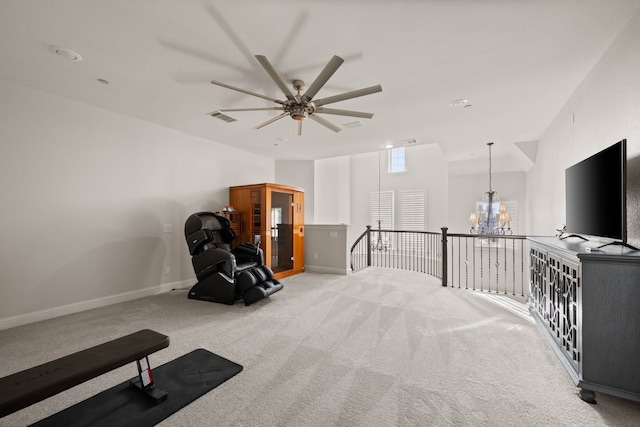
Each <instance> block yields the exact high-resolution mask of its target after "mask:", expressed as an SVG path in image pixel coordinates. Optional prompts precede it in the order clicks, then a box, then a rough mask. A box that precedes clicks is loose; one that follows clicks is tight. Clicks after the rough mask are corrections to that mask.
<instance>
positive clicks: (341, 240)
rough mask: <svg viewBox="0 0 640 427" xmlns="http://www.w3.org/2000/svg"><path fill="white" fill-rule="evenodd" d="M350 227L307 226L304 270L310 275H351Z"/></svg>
mask: <svg viewBox="0 0 640 427" xmlns="http://www.w3.org/2000/svg"><path fill="white" fill-rule="evenodd" d="M348 239H349V226H348V225H345V224H330V225H329V224H307V225H306V226H305V236H304V270H305V271H307V272H309V273H331V274H343V275H346V274H349V273H350V272H351V265H350V262H349V260H350V255H351V252H350V249H351V245H350V244H349V242H348Z"/></svg>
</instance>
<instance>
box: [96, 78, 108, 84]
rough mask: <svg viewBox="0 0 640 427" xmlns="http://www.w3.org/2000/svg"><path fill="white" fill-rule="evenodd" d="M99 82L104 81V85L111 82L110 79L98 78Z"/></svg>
mask: <svg viewBox="0 0 640 427" xmlns="http://www.w3.org/2000/svg"><path fill="white" fill-rule="evenodd" d="M98 82H100V83H102V84H103V85H108V84H109V80H105V79H98Z"/></svg>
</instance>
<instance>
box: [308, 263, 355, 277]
mask: <svg viewBox="0 0 640 427" xmlns="http://www.w3.org/2000/svg"><path fill="white" fill-rule="evenodd" d="M304 271H305V272H307V273H320V274H342V275H343V276H347V275H349V273H350V271H349V269H345V268H336V267H322V266H319V265H309V264H306V265H305V266H304Z"/></svg>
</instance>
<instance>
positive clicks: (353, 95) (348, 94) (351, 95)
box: [313, 85, 382, 107]
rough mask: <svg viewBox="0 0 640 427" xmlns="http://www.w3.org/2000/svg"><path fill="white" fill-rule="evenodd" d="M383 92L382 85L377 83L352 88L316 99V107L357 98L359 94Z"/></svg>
mask: <svg viewBox="0 0 640 427" xmlns="http://www.w3.org/2000/svg"><path fill="white" fill-rule="evenodd" d="M377 92H382V86H380V85H375V86H370V87H366V88H364V89H358V90H352V91H351V92H345V93H342V94H340V95H334V96H329V97H327V98H322V99H318V100H316V101H314V102H313V103H314V104H315V106H316V107H319V106H321V105H327V104H332V103H334V102H338V101H345V100H347V99H351V98H357V97H359V96H365V95H371V94H372V93H377Z"/></svg>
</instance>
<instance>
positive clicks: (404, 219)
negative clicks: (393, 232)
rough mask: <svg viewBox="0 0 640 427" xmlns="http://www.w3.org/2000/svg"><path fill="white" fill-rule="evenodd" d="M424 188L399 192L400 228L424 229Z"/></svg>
mask: <svg viewBox="0 0 640 427" xmlns="http://www.w3.org/2000/svg"><path fill="white" fill-rule="evenodd" d="M424 209H425V197H424V190H411V191H401V192H400V229H401V230H411V231H424Z"/></svg>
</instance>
